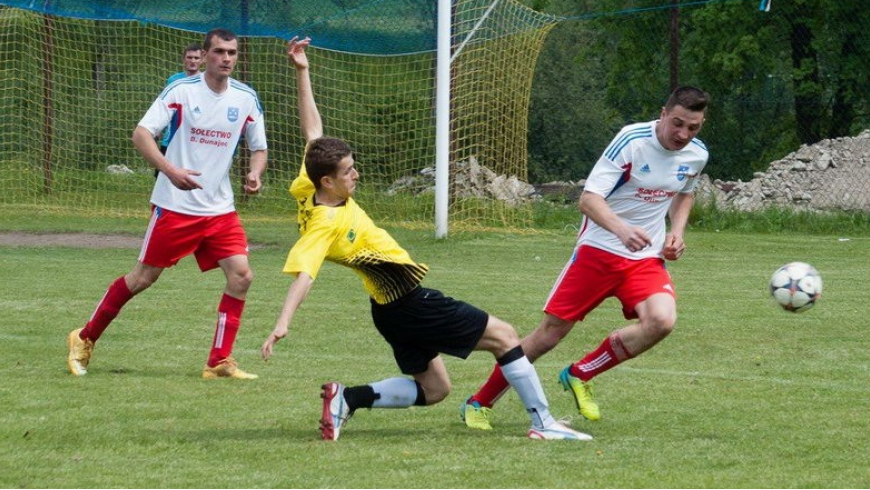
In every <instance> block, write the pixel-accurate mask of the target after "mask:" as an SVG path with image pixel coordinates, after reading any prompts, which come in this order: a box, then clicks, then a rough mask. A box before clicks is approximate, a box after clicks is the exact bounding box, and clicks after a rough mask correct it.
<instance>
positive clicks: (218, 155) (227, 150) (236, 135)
mask: <svg viewBox="0 0 870 490" xmlns="http://www.w3.org/2000/svg"><path fill="white" fill-rule="evenodd" d="M170 122H171V123H172V124H170ZM167 125H169V128H167V131H169V132H170V134H171V135H172V137H171V140H170V142H169V146H168V147H167V149H166V158H167V159H168V160H169V161H170V162H172V164H173V165H175V166H177V167H180V168H185V169H189V170H196V171H198V172H200V173H201V175H198V176H196V177H195V179H196V180H197V181H198V182H199V183H200V184H201V185H202V189H195V190H192V191H183V190H181V189H178V188H177V187H175V186H174V185H172V182H170V181H169V179H168V178H167V177H166V175H164V174H163V173H162V172H161V173H160V174H159V175H158V177H157V181H156V182H155V184H154V191H153V192H152V193H151V203H152V204H154V205H156V206H160V207H163V208H166V209H170V210H172V211H175V212H178V213H183V214H192V215H196V216H216V215H220V214H225V213H228V212H231V211H233V210H235V204H234V201H233V188H232V185H231V183H230V177H229V170H230V166H231V165H232V162H233V156H234V154H235V151H236V146H237V145H238V143H239V139H240V137H241V136H242V135H243V134H244V136H245V141H246V142H247V146H248V149H250V150H251V151H257V150H265V149H266V129H265V123H264V121H263V109H262V107H261V106H260V100H259V99H258V97H257V93H256V92H254V90H253V89H252V88H250V87H249V86H247V85H245V84H243V83H241V82H239V81H237V80H234V79H232V78H230V79H229V84H228V86H227V90H225V91H224V92H223V93H220V94H217V93H214V92H213V91H212V90H211V89H210V88H209V87H208V85H207V84H206V82H205V74H204V73H203V74H200V75H199V76H192V77H188V78H183V79H181V80H178V81H176V82H173V83H172V84H170V85H169V86H167V87H166V88H165V89H164V90H163V93H161V94H160V97H158V98H157V100H155V101H154V103H153V104H151V107H150V108H149V109H148V112H146V113H145V116H143V117H142V120H141V121H139V126H142V127H144V128H145V129H147V130H148V131H149V132H151V134H153V135H155V134H157V133H158V132H160V131H161V130H163V128H166V127H167Z"/></svg>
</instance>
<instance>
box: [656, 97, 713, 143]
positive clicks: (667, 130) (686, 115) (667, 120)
mask: <svg viewBox="0 0 870 490" xmlns="http://www.w3.org/2000/svg"><path fill="white" fill-rule="evenodd" d="M703 125H704V112H696V111H690V110H688V109H686V108H685V107H683V106H679V105H677V106H674V107H673V108H672V109H671V110H670V111H667V110H665V109H662V115H661V121H659V124H658V126H656V136H658V138H659V143H661V144H662V146H664V147H665V148H667V149H668V150H672V151H676V150H682V149H683V148H685V147H686V145H688V144H689V143H691V142H692V138H694V137H695V136H697V135H698V133H699V132H700V131H701V126H703Z"/></svg>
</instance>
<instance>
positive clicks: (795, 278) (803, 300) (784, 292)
mask: <svg viewBox="0 0 870 490" xmlns="http://www.w3.org/2000/svg"><path fill="white" fill-rule="evenodd" d="M770 294H771V296H773V299H774V300H776V302H777V303H778V304H779V305H780V306H782V309H784V310H786V311H792V312H795V313H799V312H801V311H806V310H809V309H810V308H812V307H813V305H815V304H816V301H818V299H819V298H820V297H821V296H822V276H820V275H819V271H817V270H816V269H815V268H814V267H813V266H811V265H810V264H807V263H804V262H791V263H789V264H785V265H784V266H782V267H780V268H779V269H777V270H776V272H774V273H773V277H771V278H770Z"/></svg>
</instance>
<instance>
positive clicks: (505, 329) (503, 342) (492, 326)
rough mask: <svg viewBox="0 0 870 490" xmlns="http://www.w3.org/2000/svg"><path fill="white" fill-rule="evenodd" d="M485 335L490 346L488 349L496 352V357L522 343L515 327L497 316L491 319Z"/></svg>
mask: <svg viewBox="0 0 870 490" xmlns="http://www.w3.org/2000/svg"><path fill="white" fill-rule="evenodd" d="M483 335H484V339H485V340H487V344H488V345H489V346H490V347H489V348H488V349H487V350H489V351H490V352H492V353H493V354H495V356H496V357H499V356H501V355H502V354H504V353H505V352H507V351H509V350H511V349H513V348H514V347H516V346H518V345H519V344H520V336H519V335H517V331H516V330H514V327H512V326H511V325H510V324H509V323H506V322H504V321H502V320H499V319H497V318H495V319H492V320H491V321H490V323H489V325H487V327H486V331H485V332H484V334H483Z"/></svg>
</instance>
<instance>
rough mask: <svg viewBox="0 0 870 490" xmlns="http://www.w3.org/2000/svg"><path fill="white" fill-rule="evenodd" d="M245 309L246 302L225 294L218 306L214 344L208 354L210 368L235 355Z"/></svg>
mask: <svg viewBox="0 0 870 490" xmlns="http://www.w3.org/2000/svg"><path fill="white" fill-rule="evenodd" d="M244 308H245V300H243V299H237V298H233V297H232V296H230V295H228V294H226V293H224V295H223V297H222V298H221V302H220V304H219V305H218V320H217V326H216V327H215V331H214V342H213V343H212V344H211V352H209V354H208V365H209V367H215V366H217V365H218V364H219V363H220V362H221V361H223V360H224V359H226V358H227V357H230V354H232V353H233V344H234V343H235V342H236V334H237V333H239V325H241V323H242V310H243V309H244Z"/></svg>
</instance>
